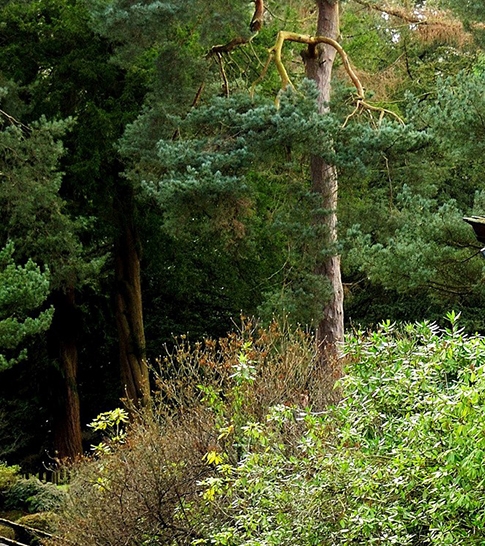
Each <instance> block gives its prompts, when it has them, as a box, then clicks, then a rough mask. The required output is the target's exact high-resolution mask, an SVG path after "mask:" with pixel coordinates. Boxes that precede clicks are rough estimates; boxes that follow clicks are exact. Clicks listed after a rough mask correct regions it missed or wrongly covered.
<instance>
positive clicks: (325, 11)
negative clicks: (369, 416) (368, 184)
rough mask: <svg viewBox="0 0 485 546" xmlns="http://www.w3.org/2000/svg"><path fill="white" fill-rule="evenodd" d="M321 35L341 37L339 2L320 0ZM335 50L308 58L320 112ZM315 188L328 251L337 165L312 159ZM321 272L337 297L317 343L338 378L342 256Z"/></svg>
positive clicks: (333, 234)
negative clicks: (320, 204)
mask: <svg viewBox="0 0 485 546" xmlns="http://www.w3.org/2000/svg"><path fill="white" fill-rule="evenodd" d="M317 6H318V23H317V35H318V36H326V37H328V38H332V39H334V40H337V39H338V36H339V9H338V2H337V1H335V2H332V1H327V0H318V2H317ZM335 55H336V51H335V49H334V48H333V47H332V46H330V45H327V44H321V45H320V46H318V47H317V48H315V47H310V48H309V49H308V51H307V52H306V54H305V55H304V60H305V66H306V74H307V77H308V78H311V79H313V80H314V81H315V82H316V84H317V86H318V89H319V92H320V93H319V109H320V112H322V113H325V112H327V111H328V103H329V100H330V88H331V85H330V84H331V78H332V67H333V62H334V59H335ZM311 177H312V188H313V190H314V191H315V192H317V193H318V194H320V195H321V198H322V206H323V208H324V209H325V210H326V211H327V214H325V215H324V216H323V217H319V218H318V220H317V221H318V222H320V223H321V224H322V225H323V227H324V228H325V229H324V231H325V233H326V239H325V241H323V243H324V245H325V247H326V248H330V249H332V248H334V247H335V245H336V243H337V198H338V180H337V172H336V169H335V167H334V166H333V165H329V164H328V163H326V162H325V161H324V160H323V159H322V158H321V157H317V156H314V157H312V158H311ZM317 272H318V273H319V274H321V275H324V276H325V277H327V279H328V280H329V282H330V284H331V286H332V290H333V295H332V298H331V300H330V301H329V302H328V303H327V305H326V306H325V308H324V310H323V315H322V319H321V320H320V322H319V324H318V327H317V343H318V348H319V353H320V356H321V362H322V364H323V365H324V366H326V367H328V372H329V374H330V375H332V376H333V375H338V366H336V363H337V361H338V356H339V346H340V344H341V343H342V341H343V335H344V327H343V289H342V281H341V276H340V256H337V255H330V256H328V257H327V258H325V259H324V260H322V262H321V263H320V264H318V266H317Z"/></svg>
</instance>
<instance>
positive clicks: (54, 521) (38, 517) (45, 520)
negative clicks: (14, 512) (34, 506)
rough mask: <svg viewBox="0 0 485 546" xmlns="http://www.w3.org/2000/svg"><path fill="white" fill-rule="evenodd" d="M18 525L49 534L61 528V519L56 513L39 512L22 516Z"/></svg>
mask: <svg viewBox="0 0 485 546" xmlns="http://www.w3.org/2000/svg"><path fill="white" fill-rule="evenodd" d="M17 523H20V524H21V525H25V526H27V527H32V528H33V529H39V530H40V531H45V532H47V533H53V532H55V531H56V529H57V528H58V526H59V518H58V516H57V514H55V513H54V512H38V513H36V514H27V515H26V516H22V517H21V518H19V519H18V520H17Z"/></svg>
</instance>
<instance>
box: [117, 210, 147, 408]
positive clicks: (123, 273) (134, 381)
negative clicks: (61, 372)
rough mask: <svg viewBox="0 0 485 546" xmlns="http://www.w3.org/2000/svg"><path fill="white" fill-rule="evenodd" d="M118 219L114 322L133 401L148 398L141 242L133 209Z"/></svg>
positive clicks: (126, 385) (125, 387) (125, 383)
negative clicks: (136, 229) (135, 225)
mask: <svg viewBox="0 0 485 546" xmlns="http://www.w3.org/2000/svg"><path fill="white" fill-rule="evenodd" d="M123 208H124V214H123V215H122V218H121V221H120V224H121V225H120V233H119V237H118V241H117V244H116V247H115V253H116V255H115V267H116V294H115V306H116V323H117V327H118V336H119V347H120V367H121V380H122V385H123V390H124V396H126V397H127V398H128V399H129V400H130V401H131V402H133V403H134V404H135V405H137V406H139V405H142V406H143V405H146V404H147V403H148V401H149V395H150V393H149V379H148V366H147V362H146V351H145V332H144V327H143V307H142V296H141V276H140V242H139V240H138V238H137V235H136V231H135V227H134V222H133V221H132V218H133V214H130V212H131V213H132V212H133V211H132V210H131V211H129V212H128V211H127V210H126V209H127V208H130V207H126V203H125V207H123Z"/></svg>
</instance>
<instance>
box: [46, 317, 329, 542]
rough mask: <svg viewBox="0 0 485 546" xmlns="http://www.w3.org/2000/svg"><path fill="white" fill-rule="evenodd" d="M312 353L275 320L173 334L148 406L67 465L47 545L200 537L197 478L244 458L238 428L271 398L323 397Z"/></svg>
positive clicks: (284, 429)
mask: <svg viewBox="0 0 485 546" xmlns="http://www.w3.org/2000/svg"><path fill="white" fill-rule="evenodd" d="M313 355H314V348H313V341H312V339H311V337H310V336H307V335H306V334H304V333H301V332H292V331H290V330H289V329H286V330H285V329H280V328H278V327H277V326H276V325H273V326H272V327H271V328H270V329H268V330H258V329H256V328H254V327H252V326H251V325H246V326H245V327H244V328H243V330H242V331H241V332H240V333H239V334H234V335H232V336H229V337H228V338H226V339H223V340H219V341H218V342H215V341H211V340H208V341H206V342H205V343H204V344H196V345H195V346H194V347H190V346H189V345H188V344H187V343H186V342H185V341H184V340H181V342H180V343H179V344H178V346H177V347H176V348H175V350H174V351H173V352H172V353H170V354H168V355H167V356H166V358H164V359H162V361H161V362H160V371H159V373H158V379H157V385H158V394H157V396H156V397H155V400H154V405H153V407H152V408H151V409H150V410H147V411H144V412H142V413H140V414H139V415H138V416H137V418H136V419H135V421H134V422H133V424H132V425H131V426H130V427H129V428H128V430H127V431H126V434H125V435H124V436H123V441H122V442H121V443H120V442H112V443H108V444H106V447H107V448H108V449H96V451H95V453H94V454H93V456H91V457H88V458H86V459H85V460H84V461H81V462H80V463H78V464H77V465H76V466H74V468H72V469H71V476H72V481H71V485H70V489H69V502H68V504H67V507H66V508H65V510H64V512H63V513H62V521H63V525H62V529H61V531H60V532H61V533H62V537H61V538H59V539H56V540H54V541H50V542H49V544H63V539H66V541H69V542H66V543H70V544H73V545H79V546H81V545H83V546H91V545H93V546H94V545H96V546H104V545H106V546H108V545H111V544H143V545H144V546H150V545H151V544H153V545H155V544H173V543H177V544H191V543H192V542H193V541H194V540H198V539H201V538H202V537H203V536H205V535H206V530H205V528H204V527H203V526H201V524H202V523H203V522H204V521H205V518H206V507H205V501H204V499H203V498H202V493H203V492H204V490H205V485H203V484H204V483H205V482H204V480H206V479H208V480H210V479H212V478H216V477H217V474H218V472H219V470H220V467H221V463H223V462H226V463H227V464H228V465H229V464H237V462H238V461H239V460H240V459H241V458H243V457H244V456H245V454H246V452H247V450H248V448H249V445H250V444H251V442H250V441H248V432H247V430H246V427H247V426H248V424H250V423H253V422H257V421H258V419H264V417H265V415H266V413H267V410H268V408H269V407H270V406H272V405H274V404H288V406H295V404H296V403H301V402H302V400H304V401H306V400H307V399H308V398H311V400H312V402H313V403H314V404H315V406H317V404H323V403H324V402H323V399H324V394H323V392H324V388H323V387H322V388H320V383H319V381H318V378H319V376H318V374H317V370H316V369H315V366H314V361H313V360H312V358H313ZM312 385H313V386H315V388H312ZM310 391H312V394H309V393H310ZM327 391H328V389H327ZM98 422H99V421H98ZM299 427H300V424H299V423H296V422H295V423H293V424H292V425H287V424H285V425H282V426H281V427H280V431H281V433H282V434H283V435H284V436H285V437H286V438H287V439H288V441H289V438H292V437H294V435H295V433H296V430H298V428H299ZM98 447H99V446H98Z"/></svg>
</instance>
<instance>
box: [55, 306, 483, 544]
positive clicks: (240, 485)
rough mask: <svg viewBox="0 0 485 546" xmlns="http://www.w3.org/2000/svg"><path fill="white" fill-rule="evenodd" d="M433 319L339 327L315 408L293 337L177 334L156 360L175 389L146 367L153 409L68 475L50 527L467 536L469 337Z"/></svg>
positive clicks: (455, 324) (429, 540)
mask: <svg viewBox="0 0 485 546" xmlns="http://www.w3.org/2000/svg"><path fill="white" fill-rule="evenodd" d="M449 320H450V323H451V326H450V327H449V328H448V329H445V330H441V329H440V328H439V327H438V326H436V325H435V324H433V323H429V322H424V323H417V324H414V325H411V324H409V325H405V326H403V327H397V326H396V325H394V324H391V323H389V322H387V323H385V324H382V325H381V326H380V328H379V329H378V330H376V331H375V332H373V333H367V334H366V333H363V332H356V333H354V334H352V335H349V336H348V338H347V340H346V355H347V359H348V368H347V374H346V376H345V377H344V378H343V379H342V380H341V382H340V388H341V390H342V395H343V398H342V401H341V402H340V403H339V404H338V405H336V406H335V407H333V408H328V407H327V409H323V406H322V402H324V400H322V399H321V398H319V397H318V395H317V390H316V389H315V388H314V387H313V388H312V385H311V381H312V378H313V380H314V379H315V376H314V374H315V370H314V369H312V368H311V367H310V368H309V367H308V360H307V358H308V356H310V352H311V348H310V346H309V343H311V340H310V339H308V338H307V337H306V336H305V335H303V334H302V333H291V332H289V331H286V332H285V331H281V330H279V329H277V328H276V327H272V328H271V329H270V330H269V331H259V332H256V331H254V330H252V329H245V330H244V331H242V332H241V333H240V334H239V335H238V336H237V337H232V338H230V339H226V340H220V342H219V345H218V347H219V349H217V350H216V346H217V345H216V344H215V343H214V342H211V341H208V342H207V343H206V345H205V346H195V347H192V348H190V347H189V346H187V344H185V343H183V344H182V345H180V346H179V348H178V350H177V351H176V352H175V353H174V354H173V355H171V356H170V358H169V361H170V362H172V364H174V365H176V366H177V368H178V369H179V374H178V378H177V381H176V382H175V385H176V386H177V390H175V389H174V388H173V386H174V384H170V383H168V382H166V380H164V379H163V377H160V379H159V380H160V383H159V386H160V388H161V391H160V393H159V397H158V398H157V400H156V409H155V412H154V413H145V414H143V415H140V420H139V421H138V422H136V424H135V425H134V426H132V427H129V429H128V430H127V435H126V436H125V437H124V439H123V440H122V442H121V443H120V442H119V438H118V440H115V441H112V442H111V443H109V442H108V443H107V444H106V447H108V446H109V449H105V450H104V451H103V452H101V451H99V450H96V456H94V457H93V458H91V459H90V460H86V461H84V462H83V463H81V464H80V465H78V466H77V467H75V469H73V476H74V479H73V482H72V488H71V493H70V503H69V505H68V506H67V507H66V512H65V513H64V515H63V520H64V521H65V523H64V524H63V526H62V528H61V529H60V533H61V535H62V536H63V537H65V538H66V539H68V542H66V543H75V544H87V545H89V544H98V545H103V544H106V545H108V544H111V543H112V541H113V540H114V537H116V541H118V542H121V541H127V543H131V544H136V543H138V542H140V541H142V542H143V543H144V544H157V543H160V541H163V542H164V543H170V544H171V543H173V544H193V545H201V544H217V545H221V546H222V545H241V544H245V545H249V544H264V545H276V544H299V545H302V546H303V545H312V544H328V545H337V544H338V545H345V544H349V545H350V544H372V543H383V544H400V545H401V544H420V545H431V544H434V545H442V544H457V545H461V544H463V545H471V544H481V543H483V540H484V536H485V522H484V519H483V502H484V491H483V480H484V476H483V464H482V459H483V453H484V446H483V405H484V404H483V402H484V401H483V392H484V389H485V383H484V377H485V341H484V339H483V338H482V337H479V336H467V335H466V334H464V333H463V330H462V329H461V328H460V327H459V321H458V317H456V316H455V315H453V314H450V316H449ZM307 386H309V387H310V389H309V391H308V392H307V391H306V389H305V388H306V387H307ZM312 393H313V395H312ZM168 401H171V404H170V405H171V407H172V409H171V410H170V409H168V408H169V406H168V405H167V402H168ZM103 422H106V419H103ZM115 500H116V502H114V501H115ZM88 514H89V517H87V516H88ZM92 537H95V538H92ZM57 543H58V544H63V543H64V542H63V540H62V539H60V540H59V541H58V542H56V544H57Z"/></svg>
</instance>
